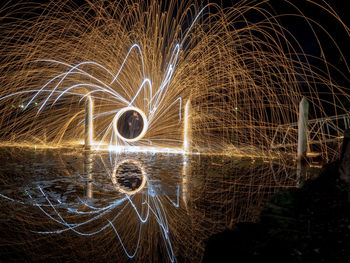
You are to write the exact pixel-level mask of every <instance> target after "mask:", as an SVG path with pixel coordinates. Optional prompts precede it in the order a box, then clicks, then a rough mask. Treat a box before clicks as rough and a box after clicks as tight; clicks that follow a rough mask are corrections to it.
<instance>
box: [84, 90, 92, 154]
mask: <svg viewBox="0 0 350 263" xmlns="http://www.w3.org/2000/svg"><path fill="white" fill-rule="evenodd" d="M93 107H94V105H93V101H92V98H91V97H90V96H88V97H87V99H86V101H85V141H84V143H85V149H87V150H89V149H91V145H92V140H93Z"/></svg>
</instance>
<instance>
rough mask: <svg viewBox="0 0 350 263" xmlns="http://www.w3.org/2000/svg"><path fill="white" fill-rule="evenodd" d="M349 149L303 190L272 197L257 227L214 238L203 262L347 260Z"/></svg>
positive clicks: (245, 226)
mask: <svg viewBox="0 0 350 263" xmlns="http://www.w3.org/2000/svg"><path fill="white" fill-rule="evenodd" d="M349 165H350V146H349V140H348V137H346V136H345V139H344V143H343V150H342V153H341V158H340V160H339V161H336V162H333V163H331V164H328V165H326V166H324V167H323V169H322V171H321V173H320V175H319V176H318V177H317V179H314V180H310V181H307V182H306V183H305V184H304V186H303V187H302V188H299V189H289V190H283V191H280V192H279V193H277V194H276V195H274V196H273V198H272V199H271V200H270V202H269V203H268V204H267V205H266V206H265V207H264V209H263V210H262V212H261V215H260V220H259V221H258V222H257V223H240V224H237V225H236V226H235V227H234V228H233V229H227V230H225V231H223V232H221V233H218V234H215V235H214V236H212V237H211V238H210V239H209V240H208V242H207V246H206V249H205V253H204V258H203V262H261V261H262V260H265V261H266V262H350V203H349V196H350V195H349V182H350V179H349V178H350V168H349Z"/></svg>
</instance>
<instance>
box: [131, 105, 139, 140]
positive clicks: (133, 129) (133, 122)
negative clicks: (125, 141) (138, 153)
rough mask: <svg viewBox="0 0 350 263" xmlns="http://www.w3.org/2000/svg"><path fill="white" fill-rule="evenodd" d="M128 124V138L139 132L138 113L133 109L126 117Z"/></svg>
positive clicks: (132, 137)
mask: <svg viewBox="0 0 350 263" xmlns="http://www.w3.org/2000/svg"><path fill="white" fill-rule="evenodd" d="M128 125H129V138H130V139H134V138H136V137H137V135H138V133H139V129H140V127H141V119H140V116H139V114H138V113H137V112H136V111H134V112H133V113H132V115H131V116H130V117H129V118H128Z"/></svg>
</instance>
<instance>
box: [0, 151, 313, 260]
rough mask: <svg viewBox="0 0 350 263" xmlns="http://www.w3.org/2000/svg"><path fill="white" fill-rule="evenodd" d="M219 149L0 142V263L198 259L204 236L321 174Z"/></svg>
mask: <svg viewBox="0 0 350 263" xmlns="http://www.w3.org/2000/svg"><path fill="white" fill-rule="evenodd" d="M317 172H318V171H317V170H310V169H307V170H303V171H302V172H300V171H299V172H298V171H297V170H296V167H295V165H294V163H293V162H287V161H281V160H264V159H250V158H233V157H227V156H213V155H187V156H184V155H181V154H160V153H156V154H150V153H121V154H120V153H119V154H115V153H113V154H110V153H108V152H99V153H94V152H84V151H81V150H73V149H51V150H49V149H46V150H33V149H29V148H0V194H1V196H0V205H1V210H0V223H1V227H0V232H1V237H0V261H7V262H17V261H23V260H26V261H30V262H32V261H45V260H56V261H57V262H65V261H69V262H82V261H86V262H172V261H173V262H200V261H201V259H202V257H203V253H204V249H205V244H206V241H207V239H208V238H209V237H210V236H211V235H212V234H215V233H217V232H219V231H222V230H224V229H225V228H227V227H232V226H234V224H236V223H238V222H254V221H256V220H257V219H258V216H259V212H260V210H261V208H262V207H263V205H264V204H265V203H266V202H267V201H268V200H269V198H270V197H271V196H272V195H273V194H274V193H275V192H277V191H278V190H280V189H282V188H289V187H298V186H300V185H301V184H302V182H303V181H304V180H305V179H306V178H309V177H311V176H314V175H316V174H317Z"/></svg>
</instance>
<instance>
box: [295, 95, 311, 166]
mask: <svg viewBox="0 0 350 263" xmlns="http://www.w3.org/2000/svg"><path fill="white" fill-rule="evenodd" d="M308 115H309V102H308V101H307V99H306V98H305V97H303V98H302V100H301V102H300V104H299V121H298V152H297V160H298V161H301V160H304V159H305V157H306V153H307V137H308V136H307V126H308Z"/></svg>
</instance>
